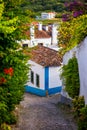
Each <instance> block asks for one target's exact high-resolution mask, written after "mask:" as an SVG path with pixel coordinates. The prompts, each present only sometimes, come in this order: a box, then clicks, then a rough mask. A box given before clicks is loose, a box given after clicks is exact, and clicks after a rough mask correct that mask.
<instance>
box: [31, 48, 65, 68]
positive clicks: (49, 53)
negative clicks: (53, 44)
mask: <svg viewBox="0 0 87 130" xmlns="http://www.w3.org/2000/svg"><path fill="white" fill-rule="evenodd" d="M31 53H32V58H31V60H32V61H34V62H36V63H38V64H40V65H42V66H60V65H61V63H62V56H61V55H60V54H59V53H58V52H57V51H55V50H53V49H50V48H48V47H44V46H42V45H38V46H37V47H36V48H35V49H33V50H32V52H31Z"/></svg>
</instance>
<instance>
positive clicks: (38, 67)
mask: <svg viewBox="0 0 87 130" xmlns="http://www.w3.org/2000/svg"><path fill="white" fill-rule="evenodd" d="M28 63H29V64H30V65H31V66H30V67H31V70H32V71H33V72H34V84H32V83H31V82H28V83H27V85H29V86H31V87H35V88H38V87H36V77H35V76H36V74H38V75H39V76H40V87H39V88H40V89H43V90H44V67H42V66H41V65H39V64H37V63H35V62H33V61H31V60H30V61H29V62H28ZM29 78H30V76H29Z"/></svg>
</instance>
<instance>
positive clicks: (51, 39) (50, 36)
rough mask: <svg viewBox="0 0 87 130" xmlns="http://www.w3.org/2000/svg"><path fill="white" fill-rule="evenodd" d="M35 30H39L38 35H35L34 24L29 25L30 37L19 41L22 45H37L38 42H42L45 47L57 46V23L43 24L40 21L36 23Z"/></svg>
mask: <svg viewBox="0 0 87 130" xmlns="http://www.w3.org/2000/svg"><path fill="white" fill-rule="evenodd" d="M50 27H51V32H50V33H49V32H48V31H49V28H50ZM37 30H38V32H39V34H38V35H39V36H38V37H36V36H35V35H36V32H35V26H34V25H31V26H30V30H29V32H30V39H29V40H28V39H26V40H22V42H21V43H22V45H23V46H28V47H34V46H36V45H38V44H39V43H42V44H43V45H44V46H47V47H49V46H57V44H58V38H57V35H58V25H57V24H53V25H45V26H43V25H42V23H41V22H40V23H39V24H38V28H37ZM41 33H42V34H41ZM44 34H45V35H44ZM43 35H44V36H43Z"/></svg>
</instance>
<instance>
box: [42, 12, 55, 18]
mask: <svg viewBox="0 0 87 130" xmlns="http://www.w3.org/2000/svg"><path fill="white" fill-rule="evenodd" d="M55 15H56V13H55V12H48V13H46V12H42V13H41V18H42V19H53V18H55Z"/></svg>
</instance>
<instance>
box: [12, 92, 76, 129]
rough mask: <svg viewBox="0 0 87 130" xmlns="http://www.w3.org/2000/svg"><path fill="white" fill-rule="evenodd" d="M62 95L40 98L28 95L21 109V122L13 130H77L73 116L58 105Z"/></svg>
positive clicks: (19, 113)
mask: <svg viewBox="0 0 87 130" xmlns="http://www.w3.org/2000/svg"><path fill="white" fill-rule="evenodd" d="M59 101H60V95H58V94H57V95H53V96H49V97H39V96H35V95H31V94H28V93H26V94H25V95H24V100H23V101H22V102H21V104H20V107H19V110H18V111H19V112H18V115H19V121H18V123H17V125H16V126H15V128H13V129H12V130H77V125H76V123H75V121H74V119H73V116H72V115H71V114H70V113H69V111H66V108H64V106H63V107H61V106H60V105H58V102H59Z"/></svg>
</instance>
